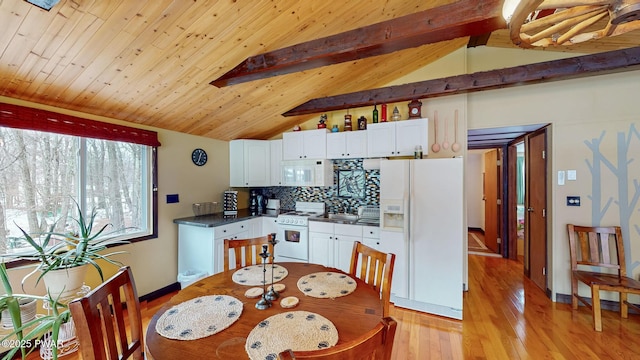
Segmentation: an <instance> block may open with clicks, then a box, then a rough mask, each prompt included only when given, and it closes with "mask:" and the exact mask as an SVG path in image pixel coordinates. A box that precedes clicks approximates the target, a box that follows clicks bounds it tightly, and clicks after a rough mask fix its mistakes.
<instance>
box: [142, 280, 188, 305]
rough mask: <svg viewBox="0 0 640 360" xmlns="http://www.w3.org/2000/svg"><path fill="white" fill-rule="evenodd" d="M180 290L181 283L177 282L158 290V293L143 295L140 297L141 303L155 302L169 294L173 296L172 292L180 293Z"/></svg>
mask: <svg viewBox="0 0 640 360" xmlns="http://www.w3.org/2000/svg"><path fill="white" fill-rule="evenodd" d="M179 290H180V283H179V282H175V283H173V284H171V285H167V286H165V287H163V288H161V289H158V290H156V291H152V292H150V293H148V294H146V295H142V296H140V302H143V301H151V300H155V299H157V298H159V297H162V296H165V295H167V294H171V293H172V292H175V291H179Z"/></svg>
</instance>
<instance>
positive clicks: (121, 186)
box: [0, 127, 151, 254]
mask: <svg viewBox="0 0 640 360" xmlns="http://www.w3.org/2000/svg"><path fill="white" fill-rule="evenodd" d="M149 149H150V148H149V147H148V146H145V145H138V144H133V143H127V142H118V141H109V140H100V139H88V138H79V137H75V136H69V135H59V134H53V133H46V132H40V131H31V130H18V129H11V128H3V127H0V254H3V253H7V252H15V251H19V250H20V248H22V247H25V246H27V244H26V243H22V242H21V241H20V238H21V237H22V233H21V231H20V230H19V228H18V226H19V227H20V228H22V229H24V230H25V231H26V232H28V233H30V234H37V233H39V232H43V231H46V230H48V229H49V227H50V226H51V225H52V224H54V223H55V224H56V228H55V230H56V232H65V231H66V230H67V227H68V226H70V225H71V224H69V223H68V218H69V216H70V215H75V214H73V212H74V211H75V204H74V199H76V200H77V201H78V203H79V204H80V205H81V207H83V209H84V212H85V213H89V212H90V211H91V210H92V209H94V208H95V209H96V210H97V213H98V216H97V219H96V220H97V222H96V227H95V228H96V229H99V228H101V227H102V225H104V224H112V225H113V228H114V229H122V228H128V229H129V230H128V231H127V235H130V236H134V235H136V236H140V234H148V233H150V230H149V229H148V227H149V225H148V224H150V221H149V220H148V216H149V211H146V209H147V208H148V203H149V201H148V197H149V194H150V191H149V188H150V186H151V185H150V181H149V179H148V177H149V175H148V174H149V163H150V160H149V159H150V151H149Z"/></svg>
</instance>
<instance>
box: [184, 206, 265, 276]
mask: <svg viewBox="0 0 640 360" xmlns="http://www.w3.org/2000/svg"><path fill="white" fill-rule="evenodd" d="M256 220H258V219H249V220H244V221H238V222H234V223H231V224H227V225H221V226H215V227H206V226H197V225H188V224H178V273H179V274H182V273H186V272H188V271H192V272H197V273H203V274H205V275H206V276H208V275H213V274H216V273H218V272H221V271H222V268H223V267H224V264H223V261H224V253H223V248H224V239H243V238H247V237H249V235H250V232H251V231H252V230H251V229H252V227H253V226H254V224H256V223H255V221H256Z"/></svg>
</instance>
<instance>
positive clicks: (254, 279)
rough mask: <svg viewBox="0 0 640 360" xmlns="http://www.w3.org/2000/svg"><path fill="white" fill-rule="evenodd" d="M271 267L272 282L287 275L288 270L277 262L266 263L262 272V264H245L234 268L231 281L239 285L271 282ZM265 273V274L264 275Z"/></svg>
mask: <svg viewBox="0 0 640 360" xmlns="http://www.w3.org/2000/svg"><path fill="white" fill-rule="evenodd" d="M272 267H273V282H274V283H275V282H278V281H280V280H282V279H284V278H286V277H287V275H289V271H288V270H287V269H286V268H285V267H284V266H281V265H278V264H267V266H266V269H267V272H266V273H263V271H264V269H263V268H262V265H251V266H245V267H243V268H241V269H238V270H236V272H234V273H233V275H232V276H231V279H233V282H234V283H236V284H240V285H247V286H256V285H262V284H264V283H265V279H266V283H267V284H271V268H272ZM265 274H266V275H265Z"/></svg>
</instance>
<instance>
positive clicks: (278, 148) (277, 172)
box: [269, 140, 282, 186]
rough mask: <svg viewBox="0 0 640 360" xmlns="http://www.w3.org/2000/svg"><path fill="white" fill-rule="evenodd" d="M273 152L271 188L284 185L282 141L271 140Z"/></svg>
mask: <svg viewBox="0 0 640 360" xmlns="http://www.w3.org/2000/svg"><path fill="white" fill-rule="evenodd" d="M269 149H270V150H271V181H270V182H271V186H281V185H282V140H270V141H269Z"/></svg>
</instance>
